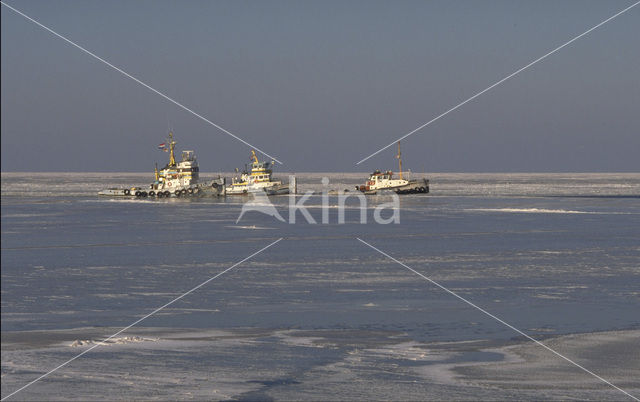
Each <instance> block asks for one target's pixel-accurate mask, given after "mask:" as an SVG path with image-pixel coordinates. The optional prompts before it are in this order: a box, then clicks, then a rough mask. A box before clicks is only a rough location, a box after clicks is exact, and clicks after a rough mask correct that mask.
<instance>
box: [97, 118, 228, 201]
mask: <svg viewBox="0 0 640 402" xmlns="http://www.w3.org/2000/svg"><path fill="white" fill-rule="evenodd" d="M176 144H177V142H176V141H175V140H174V138H173V132H171V131H170V132H169V138H168V139H167V142H166V143H162V144H160V146H159V148H160V149H161V150H163V151H166V152H168V153H169V162H168V163H167V164H166V166H165V167H163V168H162V169H160V170H158V167H157V165H156V168H155V172H154V173H155V181H154V182H153V183H151V184H150V185H149V186H148V187H132V188H126V189H118V188H110V189H107V190H103V191H101V192H100V193H98V194H100V195H109V196H135V197H158V198H162V197H171V196H175V197H181V196H188V195H195V194H204V193H207V194H213V195H224V192H225V180H224V179H223V178H218V179H214V180H211V181H208V182H200V168H199V167H198V161H197V160H196V157H195V153H194V151H182V155H181V160H180V161H179V162H176V157H175V147H176Z"/></svg>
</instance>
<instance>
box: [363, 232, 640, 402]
mask: <svg viewBox="0 0 640 402" xmlns="http://www.w3.org/2000/svg"><path fill="white" fill-rule="evenodd" d="M356 239H358V240H359V241H360V242H361V243H363V244H365V245H367V246H369V247H370V248H372V249H374V250H375V251H377V252H378V253H380V254H382V255H384V256H385V257H387V258H389V259H390V260H392V261H393V262H396V263H398V264H400V265H402V266H403V267H405V268H406V269H408V270H409V271H411V272H413V273H414V274H416V275H418V276H420V277H422V278H424V279H426V280H428V281H429V282H431V283H432V284H434V285H436V286H437V287H439V288H440V289H442V290H444V291H445V292H447V293H449V294H451V295H452V296H455V297H457V298H458V299H460V300H462V301H463V302H465V303H467V304H468V305H470V306H471V307H473V308H475V309H477V310H479V311H481V312H483V313H484V314H486V315H488V316H489V317H491V318H493V319H494V320H496V321H498V322H499V323H501V324H503V325H506V326H507V327H509V328H511V329H512V330H514V331H516V332H517V333H519V334H520V335H522V336H524V337H525V338H527V339H529V340H530V341H533V342H535V343H537V344H538V345H540V346H542V347H543V348H545V349H547V350H548V351H550V352H551V353H553V354H555V355H557V356H559V357H561V358H563V359H564V360H566V361H568V362H569V363H571V364H573V365H574V366H576V367H578V368H580V369H582V370H583V371H585V372H587V373H589V374H591V375H592V376H594V377H595V378H597V379H599V380H600V381H602V382H604V383H606V384H608V385H610V386H612V387H613V388H615V389H617V390H618V391H620V392H622V393H623V394H625V395H627V396H628V397H630V398H632V399H634V400H636V401H640V399H638V398H637V397H635V396H633V395H631V394H630V393H628V392H627V391H625V390H623V389H622V388H619V387H617V386H615V385H613V384H612V383H610V382H609V381H607V380H605V379H604V378H602V377H600V376H599V375H597V374H596V373H594V372H592V371H590V370H588V369H586V368H584V367H583V366H581V365H579V364H578V363H576V362H574V361H573V360H571V359H569V358H568V357H566V356H564V355H561V354H560V353H558V352H556V351H555V350H553V349H551V348H550V347H549V346H547V345H545V344H544V343H542V342H540V341H538V340H536V339H534V338H532V337H531V336H529V335H527V334H525V333H524V332H522V331H520V330H519V329H518V328H516V327H514V326H513V325H511V324H509V323H507V322H505V321H503V320H501V319H500V318H498V317H496V316H495V315H493V314H491V313H490V312H488V311H487V310H485V309H483V308H482V307H479V306H477V305H475V304H474V303H472V302H470V301H469V300H467V299H465V298H464V297H462V296H460V295H459V294H457V293H455V292H454V291H452V290H449V289H447V288H446V287H444V286H442V285H441V284H439V283H438V282H436V281H434V280H433V279H431V278H428V277H426V276H424V275H422V274H421V273H420V272H418V271H416V270H415V269H413V268H411V267H410V266H408V265H406V264H403V263H402V262H400V261H398V260H396V259H395V258H393V257H392V256H390V255H389V254H387V253H385V252H384V251H382V250H380V249H378V248H376V247H374V246H372V245H371V244H369V243H367V242H366V241H364V240H362V239H361V238H359V237H356Z"/></svg>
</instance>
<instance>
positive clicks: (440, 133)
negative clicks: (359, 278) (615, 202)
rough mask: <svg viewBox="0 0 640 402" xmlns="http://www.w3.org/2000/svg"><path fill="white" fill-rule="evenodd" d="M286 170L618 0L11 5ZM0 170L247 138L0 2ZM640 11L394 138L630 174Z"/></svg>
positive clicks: (349, 143) (551, 39)
mask: <svg viewBox="0 0 640 402" xmlns="http://www.w3.org/2000/svg"><path fill="white" fill-rule="evenodd" d="M7 3H8V4H11V5H12V6H14V7H16V8H18V9H20V10H22V11H23V12H25V13H26V14H28V15H30V16H31V17H33V18H34V19H36V20H38V21H40V22H41V23H43V24H44V25H47V26H49V27H50V28H52V29H54V30H55V31H57V32H59V33H60V34H62V35H65V36H68V37H69V38H70V39H72V40H74V41H76V42H77V43H79V44H80V45H82V46H84V47H86V48H87V49H89V50H91V51H93V52H95V53H96V54H97V55H99V56H101V57H103V58H105V59H107V60H108V61H110V62H112V63H113V64H115V65H117V66H119V67H120V68H122V69H124V70H125V71H127V72H129V73H131V74H132V75H134V76H136V77H138V78H140V79H141V80H143V81H145V82H147V83H148V84H149V85H151V86H153V87H155V88H157V89H158V90H160V91H162V92H164V93H166V94H167V95H169V96H171V97H173V98H175V99H176V100H178V101H180V102H182V103H184V104H185V105H186V106H188V107H190V108H192V109H193V110H195V111H196V112H198V113H200V114H202V115H203V116H205V117H207V118H209V119H210V120H212V121H214V122H216V123H218V124H220V125H221V126H223V127H225V128H226V129H228V130H230V131H232V132H233V133H235V134H236V135H238V136H240V137H242V138H244V139H246V140H247V141H249V142H250V143H253V144H255V145H256V146H258V147H260V148H262V149H263V150H264V151H266V152H268V153H270V154H272V155H274V156H276V157H278V158H279V159H280V160H282V161H283V162H284V163H285V166H282V167H279V168H278V169H280V170H287V171H298V172H301V171H368V170H371V169H374V168H394V167H395V166H396V161H395V159H394V158H393V154H394V152H395V150H387V151H385V152H383V153H381V154H379V155H377V156H375V157H374V158H372V159H370V160H368V161H367V162H365V163H363V164H362V165H360V166H357V167H356V166H355V162H357V161H359V160H360V159H362V158H363V157H365V156H367V155H369V154H370V153H372V152H374V151H376V150H377V149H379V148H380V147H382V146H384V145H386V144H388V143H389V142H391V141H393V139H394V138H397V137H399V136H401V135H403V134H405V133H407V132H408V131H411V130H412V129H414V128H416V127H418V126H420V125H421V124H423V123H424V122H426V121H428V120H430V119H432V118H433V117H435V116H437V115H438V114H440V113H442V112H444V111H445V110H447V109H448V108H450V107H452V106H454V105H455V104H457V103H459V102H461V101H463V100H464V99H466V98H468V97H469V96H471V95H473V94H475V93H476V92H478V91H480V90H482V89H484V88H486V87H487V86H489V85H490V84H492V83H494V82H495V81H497V80H499V79H501V78H503V77H504V76H506V75H508V74H510V73H512V72H513V71H515V70H517V69H519V68H520V67H522V66H524V65H526V64H527V63H529V62H530V61H532V60H534V59H536V58H538V57H540V56H541V55H543V54H545V53H546V52H548V51H550V50H552V49H553V48H555V47H557V46H558V45H560V44H562V43H564V42H566V41H567V40H569V39H571V38H572V37H574V36H576V35H578V34H580V33H582V32H584V31H585V30H587V29H588V28H590V27H592V26H594V25H596V24H597V23H599V22H601V21H602V20H604V19H606V18H608V17H609V16H611V15H613V14H615V13H616V12H618V11H620V10H621V9H623V8H625V7H627V6H629V5H631V4H632V2H631V1H616V0H611V1H538V0H535V1H479V0H475V1H455V0H454V1H452V0H446V1H334V2H331V1H184V2H178V1H169V2H166V1H110V2H103V1H57V0H49V1H17V0H13V1H12V0H8V1H7ZM1 22H2V93H1V97H2V98H1V108H2V116H1V125H2V126H1V128H2V170H3V171H146V170H150V169H152V168H153V164H154V162H156V161H158V162H163V161H164V158H165V157H166V154H164V153H160V152H159V151H157V144H159V143H161V142H163V139H164V137H165V135H166V130H167V122H168V121H169V123H170V124H171V126H172V127H173V129H174V132H175V135H176V137H177V140H178V143H179V144H178V148H180V149H182V148H187V149H195V150H196V153H197V155H198V159H199V162H200V165H201V169H202V170H203V171H210V172H214V171H219V170H222V171H231V170H233V169H234V168H235V167H241V166H242V165H243V164H244V163H245V162H246V161H248V155H249V149H248V148H247V147H246V146H245V145H243V144H241V143H239V142H237V141H236V140H234V139H232V138H230V137H228V136H227V135H225V134H223V133H221V132H220V131H219V130H217V129H215V128H214V127H211V126H210V125H208V124H206V123H204V122H203V121H201V120H199V119H197V118H196V117H194V116H192V115H190V114H189V113H187V112H185V111H183V110H181V109H179V108H178V107H177V106H175V105H173V104H171V103H169V102H168V101H166V100H164V99H162V98H161V97H159V96H158V95H156V94H154V93H152V92H150V91H149V90H148V89H145V88H143V87H141V86H140V85H138V84H136V83H135V82H133V81H131V80H129V79H127V78H126V77H124V76H123V75H121V74H119V73H117V72H116V71H114V70H112V69H110V68H109V67H107V66H105V65H104V64H102V63H100V62H98V61H97V60H95V59H93V58H91V57H90V56H88V55H86V54H84V53H82V52H81V51H79V50H78V49H76V48H73V47H72V46H70V45H69V44H67V43H65V42H64V41H62V40H60V39H59V38H56V37H54V36H53V35H51V34H50V33H48V32H46V31H45V30H43V29H42V28H40V27H38V26H36V25H34V24H33V23H31V22H29V21H27V20H25V19H24V18H23V17H21V16H19V15H17V14H15V13H14V12H12V11H11V10H9V9H7V8H5V7H2V21H1ZM639 38H640V6H638V7H636V8H634V9H632V10H631V11H629V12H628V13H626V14H624V15H622V16H620V17H618V18H617V19H615V20H613V21H611V22H610V23H608V24H606V25H604V26H603V27H601V28H599V29H597V30H596V31H594V32H592V33H590V34H589V35H587V36H585V37H584V38H582V39H580V40H578V41H576V42H575V43H573V44H572V45H570V46H568V47H567V48H565V49H562V50H561V51H559V52H558V53H556V54H554V55H552V56H550V57H549V58H548V59H546V60H544V61H542V62H541V63H539V64H537V65H535V66H534V67H532V68H531V69H529V70H526V71H525V72H523V73H521V74H520V75H518V76H516V77H514V78H513V79H511V80H509V81H507V82H505V83H504V84H503V85H501V86H499V87H497V88H495V89H493V90H491V91H489V92H487V93H486V94H484V95H483V96H481V97H479V98H478V99H476V100H474V101H473V102H471V103H469V104H467V105H465V106H463V107H461V108H460V109H458V110H456V111H455V112H453V113H451V114H450V115H448V116H446V117H444V118H443V119H441V120H439V121H438V122H436V123H434V124H433V125H431V126H429V127H427V128H426V129H424V130H422V131H420V132H418V133H416V134H414V135H413V136H411V137H409V138H408V139H407V140H405V141H404V142H403V156H404V162H405V163H404V165H405V167H406V168H409V169H412V170H414V171H423V170H424V171H433V172H445V171H450V172H451V171H453V172H537V171H540V172H548V171H563V172H564V171H601V172H607V171H640V162H638V161H639V160H640V157H639V156H638V153H639V151H640V46H639V43H640V42H639Z"/></svg>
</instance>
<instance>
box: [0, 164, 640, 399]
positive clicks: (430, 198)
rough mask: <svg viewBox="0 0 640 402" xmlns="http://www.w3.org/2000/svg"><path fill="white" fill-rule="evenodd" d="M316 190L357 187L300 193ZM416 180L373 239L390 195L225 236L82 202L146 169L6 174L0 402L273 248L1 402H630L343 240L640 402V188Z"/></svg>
mask: <svg viewBox="0 0 640 402" xmlns="http://www.w3.org/2000/svg"><path fill="white" fill-rule="evenodd" d="M210 176H212V175H210ZM227 176H230V175H227ZM280 176H282V177H286V174H281V175H280ZM325 176H326V177H328V178H329V180H330V184H329V188H330V189H337V190H342V189H353V188H354V186H355V185H356V184H360V183H361V182H362V181H363V180H364V179H365V178H366V174H352V173H349V174H346V173H345V174H341V173H326V174H322V173H308V174H305V173H298V174H297V177H298V182H299V191H300V192H304V191H306V190H313V191H321V190H322V188H323V187H322V184H321V179H322V177H325ZM414 176H422V175H419V174H414ZM427 177H428V178H429V179H430V180H431V193H430V194H428V195H419V194H416V195H403V196H401V197H400V207H399V211H398V213H399V216H400V223H399V224H387V225H381V224H377V223H376V222H375V221H374V219H373V217H374V209H375V208H376V207H378V206H380V205H382V204H384V203H388V202H390V201H391V196H389V195H384V194H383V195H376V196H367V197H366V201H367V205H366V207H365V209H364V213H365V214H366V216H367V218H368V219H367V223H366V224H363V223H360V214H361V213H362V212H363V211H362V210H361V205H360V204H359V202H358V200H357V199H355V198H351V199H349V201H348V202H347V207H348V208H347V211H346V215H345V218H346V223H345V224H339V223H338V209H337V205H338V200H337V197H335V196H332V197H330V198H329V207H330V208H329V214H328V218H329V222H328V223H326V224H309V223H307V222H306V221H305V219H304V218H303V217H302V216H301V215H300V214H298V215H297V223H296V224H289V223H284V222H280V221H278V220H276V219H274V218H273V217H271V216H267V215H264V214H260V213H258V212H255V211H250V212H247V213H246V214H245V215H244V216H243V217H242V219H241V220H240V222H238V223H236V219H237V218H238V216H239V214H240V211H241V209H242V206H243V203H244V201H245V199H243V198H240V197H239V198H232V197H228V198H226V199H220V198H191V199H184V198H181V199H148V198H147V199H113V198H103V197H98V196H97V191H99V190H101V189H103V188H106V187H112V186H130V185H140V184H144V183H147V182H149V181H150V179H151V178H150V177H149V175H148V174H133V173H131V174H125V173H82V174H81V173H61V174H52V173H2V268H1V269H2V271H1V272H2V312H1V320H2V397H3V398H4V397H6V396H7V395H9V394H11V393H12V392H13V391H15V390H17V389H19V388H20V387H22V386H24V385H26V384H27V383H29V382H30V381H32V380H34V379H35V378H37V377H38V376H40V375H42V374H44V373H46V372H48V371H49V370H51V369H53V368H55V367H56V366H58V365H59V364H61V363H63V362H65V361H67V360H68V359H70V358H72V357H74V356H75V355H77V354H79V353H81V352H82V351H84V350H86V349H87V348H89V347H92V346H94V345H96V344H98V343H100V342H101V340H104V339H105V338H107V337H108V336H110V335H112V334H113V333H115V332H116V331H118V330H119V329H121V328H123V327H126V326H128V325H129V324H131V323H133V322H135V321H136V320H138V319H140V318H142V317H144V316H145V315H147V314H149V313H150V312H152V311H153V310H154V309H156V308H157V307H159V306H162V305H164V304H166V303H168V302H169V301H171V300H173V299H174V298H176V297H178V296H180V295H181V294H183V293H184V292H186V291H188V290H189V289H192V288H193V287H195V286H197V285H199V284H201V283H203V282H204V281H206V280H207V279H209V278H211V277H213V276H215V275H218V274H219V273H221V272H222V271H224V270H226V269H227V268H229V267H231V266H233V265H234V264H235V263H237V262H238V261H241V260H243V259H244V258H246V257H248V256H250V255H251V254H253V253H255V252H256V251H258V250H260V249H262V248H263V247H265V246H267V245H268V244H270V243H272V242H274V241H275V240H277V239H279V238H283V240H282V241H280V242H278V243H277V244H275V245H274V246H272V247H270V248H268V249H267V250H265V251H264V252H262V253H260V254H258V255H256V256H255V257H253V258H251V259H250V260H247V261H246V262H244V263H242V264H239V265H238V266H236V267H235V268H233V269H231V270H229V271H228V272H226V273H224V274H223V275H221V276H219V277H218V278H216V279H215V280H213V281H211V282H209V283H207V284H206V285H204V286H202V287H200V288H198V289H197V290H195V291H194V292H192V293H190V294H188V295H187V296H185V297H184V298H182V299H180V300H178V301H177V302H175V303H174V304H171V305H170V306H168V307H167V308H165V309H163V310H161V311H159V312H158V313H157V314H154V315H152V316H150V317H149V318H147V319H145V320H143V321H142V322H140V323H139V324H137V325H136V326H134V327H132V328H131V329H129V330H127V331H125V332H123V333H122V334H119V335H118V336H117V337H115V338H113V339H111V340H109V341H108V342H106V343H102V344H100V346H98V347H96V348H95V349H93V350H91V351H90V352H88V353H86V354H85V355H83V356H82V357H80V358H78V359H76V360H74V361H73V362H71V363H69V364H68V365H66V366H65V367H62V368H60V369H59V370H57V371H56V372H54V373H52V374H51V375H49V376H48V377H46V378H44V379H42V380H41V381H39V382H37V383H34V384H33V385H31V386H29V387H28V388H25V389H24V390H22V391H21V392H19V393H17V394H15V395H13V396H11V398H10V399H11V400H43V399H46V400H50V399H65V400H66V399H78V400H87V399H91V400H96V399H100V400H113V399H160V400H167V399H170V400H174V399H198V400H201V399H212V400H300V399H305V400H307V399H309V400H316V399H317V400H424V399H457V400H459V399H470V400H477V399H486V400H496V399H531V400H540V399H550V400H557V399H562V400H567V399H581V400H584V399H593V400H602V399H609V400H624V399H628V400H631V398H630V397H629V396H627V395H625V394H624V393H622V392H621V391H619V390H617V389H615V388H614V387H612V386H610V385H608V384H606V383H604V382H603V381H601V380H599V379H597V378H595V377H594V376H592V375H590V374H588V373H586V372H585V371H583V370H580V369H579V368H577V367H576V366H574V365H572V364H570V363H568V362H567V361H565V360H563V359H562V358H560V357H558V356H556V355H554V354H553V353H551V352H549V351H548V350H546V349H544V348H542V347H541V346H539V345H537V344H535V343H533V342H532V341H530V340H528V339H526V338H524V337H523V336H521V335H520V334H518V333H517V332H515V331H514V330H513V329H510V328H508V327H507V326H505V325H504V324H502V323H499V322H497V321H496V320H495V319H493V318H491V317H488V316H487V315H485V314H483V313H482V312H480V311H479V310H477V309H474V308H473V307H471V306H469V305H468V304H466V303H464V302H462V301H461V300H460V299H458V298H456V297H454V296H452V295H451V294H449V293H447V292H445V291H444V290H442V289H440V288H438V287H437V286H435V285H434V284H432V283H430V282H429V281H427V280H425V279H424V278H422V277H420V276H418V275H417V274H416V273H414V272H411V271H410V270H409V269H407V268H405V267H403V266H402V265H400V264H398V263H397V262H394V261H392V260H391V259H389V258H388V257H385V256H383V255H381V254H379V253H377V252H376V251H374V250H372V249H371V248H369V247H367V246H366V245H365V244H363V243H361V242H359V241H358V240H357V239H356V238H361V239H363V240H364V241H366V242H368V243H370V244H371V245H373V246H375V247H377V248H379V249H380V250H382V251H384V252H385V253H387V254H389V255H390V256H392V257H393V258H396V259H397V260H399V261H400V262H402V263H403V264H406V265H407V266H409V267H411V268H412V269H414V270H415V271H417V272H419V273H420V274H422V275H424V276H426V277H428V278H430V279H432V280H433V281H435V282H437V283H439V284H440V285H442V286H444V287H446V288H447V289H450V290H451V291H453V292H455V293H456V294H458V295H459V296H461V297H463V298H465V299H467V300H469V301H470V302H472V303H474V304H476V305H477V306H479V307H481V308H483V309H485V310H486V311H488V312H490V313H491V314H494V315H495V316H497V317H499V318H500V319H502V320H504V321H505V322H507V323H509V324H511V325H512V326H514V327H515V328H518V329H520V330H522V331H523V332H525V333H527V334H529V335H530V336H532V337H534V338H535V339H538V340H540V341H541V342H543V343H544V344H546V345H548V346H549V347H551V348H553V349H554V350H556V351H557V352H559V353H561V354H563V355H564V356H566V357H567V358H569V359H571V360H573V361H575V362H576V363H578V364H580V365H582V366H583V367H585V368H586V369H588V370H590V371H592V372H593V373H595V374H597V375H599V376H601V377H602V378H604V379H606V380H607V381H610V382H611V383H612V384H614V385H615V386H617V387H619V388H621V389H623V390H625V391H626V392H629V393H630V394H632V395H635V396H636V397H640V174H638V173H629V174H623V173H620V174H462V173H459V174H428V175H427ZM298 199H299V196H298ZM271 201H272V202H273V204H274V205H275V207H276V209H277V210H278V211H279V212H280V213H281V215H282V216H284V217H288V205H289V201H290V198H289V196H279V197H271ZM305 206H306V207H307V209H308V211H309V213H310V214H311V215H312V216H313V217H314V218H315V219H316V220H317V221H321V217H322V213H321V206H322V197H321V196H319V195H314V196H311V197H310V198H309V199H308V200H307V201H306V203H305ZM391 213H392V211H391V210H389V209H386V210H385V211H383V213H382V215H383V216H388V215H390V214H391Z"/></svg>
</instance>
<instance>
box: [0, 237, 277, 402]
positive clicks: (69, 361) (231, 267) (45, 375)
mask: <svg viewBox="0 0 640 402" xmlns="http://www.w3.org/2000/svg"><path fill="white" fill-rule="evenodd" d="M280 240H282V237H281V238H279V239H278V240H276V241H274V242H273V243H271V244H269V245H268V246H265V247H263V248H261V249H260V250H258V251H256V252H255V253H253V254H251V255H250V256H248V257H245V258H243V259H242V260H240V261H238V262H236V263H235V264H233V265H232V266H230V267H229V268H227V269H225V270H224V271H222V272H220V273H219V274H217V275H215V276H212V277H211V278H209V279H207V280H206V281H204V282H202V283H201V284H199V285H198V286H196V287H194V288H191V289H190V290H188V291H186V292H184V293H183V294H181V295H180V296H178V297H176V298H175V299H173V300H171V301H170V302H169V303H166V304H163V305H162V306H160V307H158V308H157V309H155V310H153V311H152V312H150V313H149V314H147V315H145V316H144V317H142V318H140V319H139V320H137V321H135V322H133V323H132V324H130V325H127V326H126V327H124V328H122V329H121V330H119V331H118V332H116V333H115V334H113V335H111V336H110V337H108V338H107V339H105V340H103V341H102V342H100V343H97V344H95V345H93V346H92V347H90V348H89V349H87V350H85V351H83V352H82V353H80V354H78V355H76V356H75V357H72V358H71V359H69V360H67V361H66V362H64V363H62V364H61V365H59V366H58V367H56V368H54V369H52V370H50V371H48V372H47V373H45V374H43V375H41V376H40V377H38V378H36V379H35V380H33V381H31V382H30V383H28V384H27V385H25V386H23V387H21V388H19V389H17V390H15V391H13V392H12V393H10V394H9V395H7V396H5V397H4V398H2V399H0V401H4V400H5V399H7V398H9V397H11V396H13V395H15V394H17V393H18V392H20V391H22V390H23V389H25V388H27V387H29V386H31V385H33V384H35V383H36V382H38V381H40V380H42V379H43V378H45V377H47V376H48V375H49V374H51V373H53V372H54V371H56V370H58V369H61V368H62V367H64V366H66V365H67V364H69V363H71V362H72V361H74V360H76V359H77V358H79V357H81V356H82V355H84V354H85V353H89V352H90V351H92V350H93V349H95V348H97V347H98V346H100V345H102V344H104V343H105V342H107V341H108V340H109V339H111V338H113V337H114V336H117V335H119V334H121V333H123V332H124V331H126V330H128V329H129V328H131V327H133V326H134V325H136V324H138V323H140V322H141V321H143V320H146V319H147V318H149V317H151V316H152V315H154V314H155V313H157V312H158V311H160V310H162V309H164V308H165V307H168V306H169V305H171V304H173V303H175V302H177V301H178V300H180V299H182V298H183V297H185V296H186V295H188V294H190V293H191V292H193V291H195V290H197V289H199V288H201V287H202V286H204V285H206V284H207V283H209V282H211V281H212V280H214V279H216V278H218V277H219V276H222V275H224V274H225V273H226V272H229V271H231V270H232V269H233V268H235V267H237V266H238V265H240V264H242V263H243V262H245V261H247V260H248V259H250V258H252V257H254V256H256V255H258V254H260V253H261V252H263V251H264V250H266V249H268V248H269V247H271V246H273V245H274V244H276V243H278V242H279V241H280Z"/></svg>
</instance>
